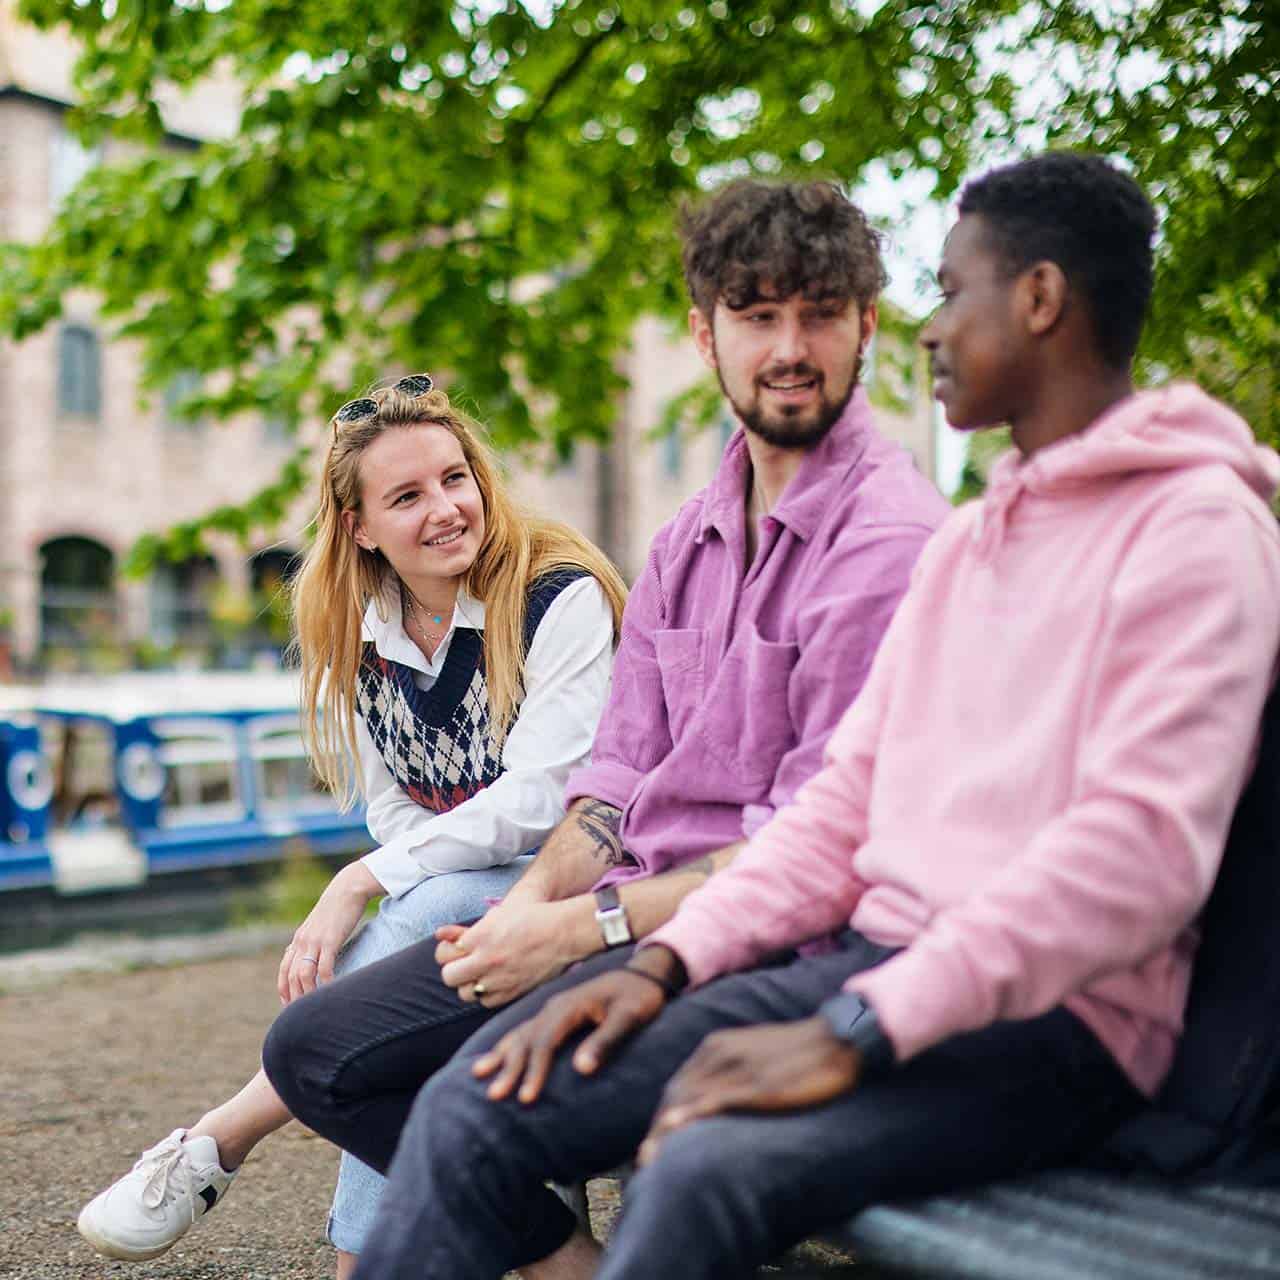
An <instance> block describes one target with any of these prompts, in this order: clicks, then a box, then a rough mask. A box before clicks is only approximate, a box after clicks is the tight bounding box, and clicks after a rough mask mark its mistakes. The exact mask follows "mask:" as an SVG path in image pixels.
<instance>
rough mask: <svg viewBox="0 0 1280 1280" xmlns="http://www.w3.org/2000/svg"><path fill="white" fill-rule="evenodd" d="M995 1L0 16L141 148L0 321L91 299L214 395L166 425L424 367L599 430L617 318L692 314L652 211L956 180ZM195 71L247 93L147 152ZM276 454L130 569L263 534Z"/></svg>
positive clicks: (27, 255) (990, 80) (63, 8)
mask: <svg viewBox="0 0 1280 1280" xmlns="http://www.w3.org/2000/svg"><path fill="white" fill-rule="evenodd" d="M995 7H996V8H1000V7H1001V6H995ZM1008 7H1009V8H1010V9H1012V8H1013V7H1014V6H1012V5H1009V6H1008ZM992 10H993V6H992V5H990V4H978V3H967V2H965V0H958V2H955V3H950V4H948V5H946V6H945V7H922V6H920V5H918V4H912V3H907V2H906V0H889V2H888V3H885V4H882V5H879V6H878V7H877V6H875V5H873V4H865V5H854V4H849V5H847V6H846V5H841V4H839V3H836V4H827V3H822V4H814V3H811V2H809V0H752V2H751V3H744V2H743V0H710V3H705V2H703V0H686V2H685V3H671V2H670V0H617V2H615V3H609V2H607V0H564V2H563V3H559V4H557V3H554V2H552V3H535V0H528V2H527V3H526V4H518V3H508V4H506V5H505V6H502V5H501V4H498V3H492V2H490V3H481V0H472V2H471V3H466V2H464V3H459V4H457V5H454V6H452V7H450V6H449V5H444V4H441V3H439V0H397V2H396V3H390V2H389V0H371V2H368V3H362V4H359V5H356V4H349V3H342V2H341V0H338V2H336V3H335V0H287V3H286V2H285V0H235V3H227V4H213V3H209V2H208V0H206V3H204V4H201V3H191V2H190V0H176V2H166V0H110V2H109V3H108V2H107V0H24V3H23V5H22V13H23V14H24V15H25V16H26V18H28V19H29V20H30V21H32V22H35V23H37V24H39V25H42V26H53V25H62V26H66V27H69V28H70V29H71V31H72V32H73V33H74V34H75V35H76V36H77V37H78V38H79V40H81V41H82V42H83V46H84V49H85V53H84V56H83V58H82V59H81V62H80V65H79V69H78V78H79V85H80V91H81V94H82V97H81V102H80V105H79V107H78V109H77V110H76V111H75V113H74V115H73V117H72V119H73V123H74V124H75V125H76V126H77V127H78V128H79V129H80V130H81V131H82V133H83V134H84V136H85V137H86V138H87V139H92V138H94V137H95V136H98V135H101V134H104V133H108V132H109V133H111V134H114V135H116V136H119V137H123V138H126V139H130V140H132V141H135V142H138V143H141V144H146V145H144V146H140V147H138V148H136V150H135V151H134V154H133V158H132V159H129V160H126V161H124V162H121V163H113V164H112V165H111V166H109V167H102V168H100V169H97V170H95V171H94V172H92V173H91V174H90V175H89V176H88V177H87V178H86V179H85V180H84V181H83V183H82V184H81V185H80V186H79V187H78V188H77V190H76V191H75V193H74V194H73V196H72V198H71V199H70V201H69V202H68V204H67V206H66V207H65V209H64V210H63V212H62V213H61V215H60V216H59V218H58V219H57V221H56V223H55V224H54V226H53V227H52V229H51V230H50V232H49V234H48V235H47V236H46V237H45V239H44V240H43V241H42V242H41V243H38V244H35V245H30V246H19V245H10V246H8V247H7V248H6V249H5V250H4V252H3V255H2V256H0V326H3V327H4V328H6V329H7V330H8V331H9V332H10V333H11V334H12V335H14V336H15V337H18V338H21V337H24V336H26V335H28V334H31V333H33V332H35V331H36V330H38V329H40V328H41V327H42V326H44V325H46V324H48V323H49V322H50V321H52V320H53V319H54V318H55V317H56V316H57V315H58V314H59V309H60V306H61V300H62V298H63V296H64V294H65V293H66V291H67V290H68V289H69V288H70V287H72V286H73V285H75V286H89V287H91V288H92V289H94V290H95V291H96V293H97V294H98V296H99V298H100V302H101V308H102V313H103V315H104V317H106V318H107V319H108V321H112V322H114V323H115V324H116V325H117V327H118V331H119V332H120V333H121V334H123V335H127V336H129V337H132V338H135V339H139V340H140V341H141V344H142V349H143V355H144V361H145V368H146V378H147V382H148V385H150V386H152V387H160V386H163V385H164V384H165V383H166V381H167V380H168V379H170V378H172V377H173V376H174V374H175V373H177V372H178V371H183V372H185V373H187V374H188V375H190V374H191V373H195V374H198V375H209V374H213V373H221V374H222V375H223V377H222V378H221V379H213V380H211V379H209V378H208V377H207V376H206V377H205V381H204V383H203V385H204V387H205V388H206V389H205V390H204V391H203V392H202V393H201V394H199V395H198V396H196V397H194V398H193V399H188V400H187V401H186V402H185V404H184V408H185V409H186V410H187V411H188V412H192V413H200V414H210V415H212V416H226V415H230V414H232V413H234V412H237V411H242V410H257V411H260V412H262V413H264V414H268V415H271V416H273V417H276V418H282V419H285V420H289V421H295V422H296V421H298V420H299V419H300V418H301V417H302V416H303V415H317V416H324V415H325V413H326V412H327V411H328V410H329V409H330V408H331V406H332V405H334V404H336V403H338V402H340V401H341V399H342V398H344V396H346V395H347V394H349V393H350V389H351V388H352V387H360V386H362V385H363V384H365V383H367V382H368V381H369V380H370V379H371V378H373V377H374V376H376V375H377V374H379V373H381V372H383V371H385V370H388V369H397V368H398V369H403V370H416V369H421V368H424V367H425V368H428V369H431V370H434V371H436V372H443V373H445V374H447V381H448V385H449V386H450V387H452V388H462V389H464V390H465V392H466V393H467V394H468V395H469V396H471V397H472V398H473V399H474V401H475V402H476V403H477V404H478V405H479V406H480V407H481V409H482V411H483V416H484V417H485V418H486V419H487V420H488V421H489V422H491V423H492V424H493V425H494V427H495V430H496V434H497V437H498V439H499V441H500V443H504V444H509V443H516V442H521V441H529V440H532V439H535V438H539V437H540V438H542V439H544V440H547V441H549V442H551V443H552V444H553V445H554V446H555V447H556V448H558V449H559V450H561V451H562V452H563V451H566V450H567V449H568V447H569V446H570V444H571V442H572V441H573V440H575V439H583V438H585V439H591V438H596V439H603V438H605V437H606V436H607V434H608V431H609V428H610V424H611V421H612V420H613V418H614V416H615V407H616V398H617V396H618V393H619V392H620V390H621V389H622V378H621V376H620V374H619V371H618V367H617V356H618V353H619V351H620V350H622V349H623V348H624V346H625V344H626V342H627V339H628V334H629V332H630V330H631V327H632V324H633V322H634V321H635V319H636V317H637V316H639V315H641V314H643V313H653V312H667V313H672V314H674V313H677V312H679V311H682V310H683V308H684V307H685V306H686V305H687V304H686V303H685V300H684V297H683V292H682V287H681V284H680V274H679V263H678V246H677V240H676V237H675V235H674V234H673V220H674V213H675V209H676V206H677V204H678V202H679V199H680V198H681V197H683V196H686V195H689V194H693V193H696V192H697V191H698V189H699V183H700V182H701V183H704V184H705V183H706V182H708V181H709V180H713V179H714V178H716V177H723V176H726V175H730V174H739V173H742V174H746V173H759V174H767V175H771V174H775V173H778V172H787V173H797V172H799V173H806V172H808V173H814V174H840V175H844V176H846V177H851V176H853V175H856V174H857V173H858V172H859V171H860V170H861V169H862V168H863V166H864V165H865V164H866V163H867V162H868V161H869V160H871V159H873V158H877V157H879V158H888V160H889V162H890V164H891V165H892V166H893V167H894V168H895V169H898V170H903V169H906V168H909V167H912V166H928V167H931V168H933V169H934V170H935V171H936V172H937V174H938V178H939V184H940V187H939V189H940V190H941V191H943V192H946V191H948V190H949V189H951V188H952V187H953V186H954V185H955V183H956V181H957V180H958V179H959V177H960V176H961V175H962V174H963V172H964V170H965V168H966V166H967V164H968V162H969V151H968V140H969V138H970V137H971V136H972V135H973V133H974V126H975V119H976V112H977V111H978V109H979V104H980V103H982V102H991V101H995V102H997V103H1003V104H1006V105H1007V104H1008V103H1009V102H1010V101H1011V99H1012V86H1011V85H1010V84H1009V83H1008V82H1007V81H1006V80H1005V78H1004V77H1003V76H1001V75H999V74H991V73H988V72H986V71H984V70H983V68H982V67H981V66H980V65H979V59H978V56H977V54H976V53H975V51H974V49H975V45H974V42H975V40H976V38H977V35H978V33H979V32H980V31H981V30H982V28H983V26H984V25H985V23H986V22H987V21H988V20H989V18H990V16H991V13H992ZM215 71H218V72H222V73H227V72H229V73H230V74H231V75H233V76H234V77H235V78H236V79H237V80H238V82H239V83H240V84H242V85H243V88H244V93H245V108H244V112H243V118H242V121H241V125H240V128H239V131H238V132H237V134H236V136H235V137H233V138H232V139H230V140H229V141H214V142H208V143H206V144H204V145H202V146H200V147H199V148H196V149H191V148H185V147H184V148H179V147H174V146H165V145H163V144H164V141H165V134H164V128H163V124H162V121H161V118H160V115H159V113H158V111H157V108H156V106H155V92H154V91H155V89H156V87H157V85H160V84H170V85H176V86H178V87H180V88H181V87H185V86H190V85H192V84H194V83H196V82H198V81H199V80H200V79H201V78H202V77H206V76H208V75H210V74H211V73H213V72H215ZM210 387H216V388H217V390H216V391H215V390H210V389H209V388H210ZM534 405H536V406H537V413H536V414H535V412H534V409H533V408H532V407H531V406H534ZM299 463H300V459H295V460H294V466H293V469H292V470H291V471H290V472H289V473H288V474H287V475H286V476H285V477H284V479H283V480H282V482H281V484H279V485H275V486H273V487H272V488H271V489H270V490H269V491H267V492H266V493H264V494H263V495H262V496H261V498H260V499H259V500H258V501H255V502H251V503H249V504H248V506H247V507H246V508H244V509H235V510H232V509H227V510H223V511H221V512H217V513H214V514H213V515H212V516H211V517H210V518H209V519H207V520H203V521H200V522H196V523H195V524H191V525H187V526H184V528H183V529H181V530H178V531H177V532H176V534H175V536H176V538H177V542H178V544H180V545H175V546H174V547H168V546H161V545H160V543H158V542H154V541H153V542H148V543H144V544H143V546H142V547H141V548H140V551H139V554H138V555H137V556H135V559H134V568H145V567H146V566H147V564H148V563H150V562H151V560H152V559H154V557H155V555H156V554H158V553H165V554H170V555H177V554H180V553H189V552H190V550H191V548H192V546H193V545H198V544H199V540H200V538H201V536H202V533H203V530H204V529H206V528H208V527H211V526H212V527H215V528H219V529H227V530H230V531H231V532H235V533H243V532H244V531H245V529H246V528H247V527H248V526H251V525H253V524H255V523H258V522H262V521H265V520H266V519H267V518H269V516H270V514H271V513H272V511H276V510H279V509H280V507H281V504H282V503H283V502H285V501H287V499H288V496H289V494H290V493H291V492H293V491H294V490H295V489H296V488H297V486H298V485H300V484H301V483H302V481H303V475H304V468H302V467H301V466H300V465H298V464H299Z"/></svg>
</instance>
